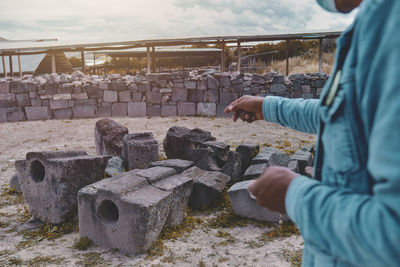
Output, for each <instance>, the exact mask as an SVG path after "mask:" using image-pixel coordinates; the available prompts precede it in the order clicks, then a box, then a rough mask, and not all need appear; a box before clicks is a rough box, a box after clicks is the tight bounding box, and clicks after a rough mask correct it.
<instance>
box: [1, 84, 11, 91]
mask: <svg viewBox="0 0 400 267" xmlns="http://www.w3.org/2000/svg"><path fill="white" fill-rule="evenodd" d="M9 92H10V84H9V83H8V82H0V93H9Z"/></svg>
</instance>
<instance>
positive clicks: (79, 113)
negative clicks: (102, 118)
mask: <svg viewBox="0 0 400 267" xmlns="http://www.w3.org/2000/svg"><path fill="white" fill-rule="evenodd" d="M96 111H97V107H96V106H77V107H74V118H77V119H80V118H95V117H96Z"/></svg>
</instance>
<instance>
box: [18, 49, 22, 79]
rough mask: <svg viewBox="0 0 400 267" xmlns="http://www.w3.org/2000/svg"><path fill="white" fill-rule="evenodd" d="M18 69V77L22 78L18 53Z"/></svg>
mask: <svg viewBox="0 0 400 267" xmlns="http://www.w3.org/2000/svg"><path fill="white" fill-rule="evenodd" d="M18 70H19V77H20V78H22V68H21V56H20V55H18Z"/></svg>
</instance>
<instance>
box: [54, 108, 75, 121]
mask: <svg viewBox="0 0 400 267" xmlns="http://www.w3.org/2000/svg"><path fill="white" fill-rule="evenodd" d="M53 118H54V119H56V120H69V119H71V118H72V109H70V108H65V109H56V110H53Z"/></svg>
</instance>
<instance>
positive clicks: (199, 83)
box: [197, 79, 208, 90]
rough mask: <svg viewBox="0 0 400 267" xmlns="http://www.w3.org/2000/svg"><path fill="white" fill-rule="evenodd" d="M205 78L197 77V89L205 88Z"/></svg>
mask: <svg viewBox="0 0 400 267" xmlns="http://www.w3.org/2000/svg"><path fill="white" fill-rule="evenodd" d="M207 83H208V82H207V80H205V79H199V80H198V81H197V89H198V90H207Z"/></svg>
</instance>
